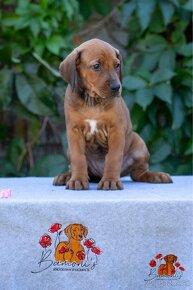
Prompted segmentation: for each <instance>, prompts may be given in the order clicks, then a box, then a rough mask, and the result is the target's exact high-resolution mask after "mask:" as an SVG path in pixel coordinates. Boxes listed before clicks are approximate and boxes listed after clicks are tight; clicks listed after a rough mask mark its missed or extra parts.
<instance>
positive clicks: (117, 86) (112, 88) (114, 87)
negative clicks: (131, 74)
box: [110, 84, 120, 93]
mask: <svg viewBox="0 0 193 290" xmlns="http://www.w3.org/2000/svg"><path fill="white" fill-rule="evenodd" d="M110 88H111V91H112V92H113V93H116V92H118V90H119V89H120V84H112V85H111V86H110Z"/></svg>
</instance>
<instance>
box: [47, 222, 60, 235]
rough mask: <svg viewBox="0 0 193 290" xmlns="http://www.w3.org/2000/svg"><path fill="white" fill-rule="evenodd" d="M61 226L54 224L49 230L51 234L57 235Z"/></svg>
mask: <svg viewBox="0 0 193 290" xmlns="http://www.w3.org/2000/svg"><path fill="white" fill-rule="evenodd" d="M61 227H62V225H61V224H53V225H52V226H51V228H50V229H49V230H48V231H49V232H50V233H55V232H57V231H59V230H60V229H61Z"/></svg>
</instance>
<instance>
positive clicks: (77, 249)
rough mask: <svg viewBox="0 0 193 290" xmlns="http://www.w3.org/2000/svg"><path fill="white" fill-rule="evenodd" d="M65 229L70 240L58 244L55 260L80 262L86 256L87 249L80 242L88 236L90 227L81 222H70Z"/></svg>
mask: <svg viewBox="0 0 193 290" xmlns="http://www.w3.org/2000/svg"><path fill="white" fill-rule="evenodd" d="M64 231H65V234H66V236H67V237H68V241H67V242H60V243H59V244H58V246H57V248H56V251H55V260H56V261H58V262H65V261H66V262H69V263H73V262H76V263H78V264H80V263H81V262H82V260H84V258H85V251H84V248H83V246H82V245H81V243H80V242H81V241H82V240H83V238H84V237H85V238H86V236H87V234H88V229H87V227H84V226H83V225H81V224H70V225H69V226H68V227H67V228H65V230H64Z"/></svg>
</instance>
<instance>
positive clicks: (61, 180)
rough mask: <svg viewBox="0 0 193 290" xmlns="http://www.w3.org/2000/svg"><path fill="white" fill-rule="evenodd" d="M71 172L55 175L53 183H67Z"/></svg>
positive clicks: (58, 184) (59, 184)
mask: <svg viewBox="0 0 193 290" xmlns="http://www.w3.org/2000/svg"><path fill="white" fill-rule="evenodd" d="M71 175H72V174H71V172H67V173H62V174H60V175H57V176H55V177H54V181H53V185H57V186H61V185H66V183H67V182H68V180H70V178H71Z"/></svg>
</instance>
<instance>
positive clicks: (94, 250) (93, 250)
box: [91, 247, 101, 255]
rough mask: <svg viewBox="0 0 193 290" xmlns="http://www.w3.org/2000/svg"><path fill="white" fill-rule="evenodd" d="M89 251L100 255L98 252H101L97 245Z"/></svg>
mask: <svg viewBox="0 0 193 290" xmlns="http://www.w3.org/2000/svg"><path fill="white" fill-rule="evenodd" d="M91 251H92V252H93V253H95V254H96V255H100V254H101V250H100V249H99V248H97V247H93V248H92V249H91Z"/></svg>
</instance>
